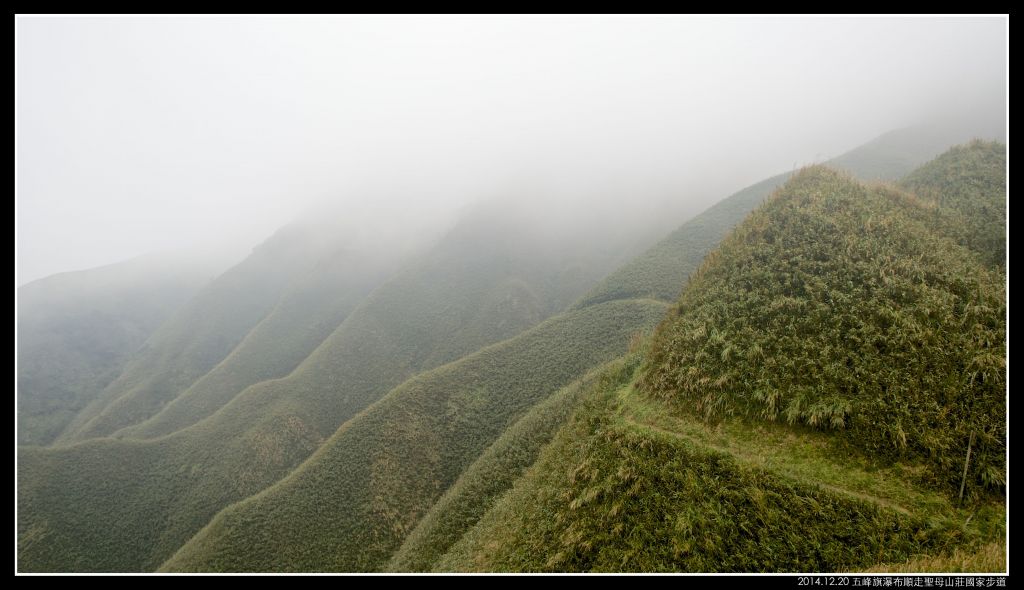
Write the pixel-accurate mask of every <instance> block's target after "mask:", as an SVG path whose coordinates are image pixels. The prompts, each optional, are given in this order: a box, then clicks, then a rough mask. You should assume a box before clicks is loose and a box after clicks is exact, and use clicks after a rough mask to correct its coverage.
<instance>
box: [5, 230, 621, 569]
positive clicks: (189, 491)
mask: <svg viewBox="0 0 1024 590" xmlns="http://www.w3.org/2000/svg"><path fill="white" fill-rule="evenodd" d="M498 213H501V211H498ZM480 215H482V216H483V217H481V216H480ZM527 221H528V220H520V221H519V222H515V220H514V219H513V220H510V219H509V217H508V216H507V215H497V214H495V212H492V211H483V212H482V213H481V214H479V215H477V216H474V217H472V218H469V219H467V220H466V221H465V222H464V224H463V225H461V226H459V227H456V229H455V230H453V231H452V232H451V233H450V234H449V235H448V236H447V237H446V238H445V239H443V240H442V241H441V242H440V243H439V244H437V245H436V247H434V248H433V249H432V250H431V251H429V252H428V253H426V254H425V255H423V256H422V257H420V258H419V259H418V260H417V261H415V262H412V263H410V264H409V265H408V266H407V267H406V268H405V269H404V270H403V271H401V272H399V273H398V274H397V275H396V276H395V277H393V278H392V279H390V280H388V281H387V282H386V283H385V284H384V285H381V286H380V287H379V288H377V289H376V290H375V291H374V292H373V293H371V295H370V296H369V297H367V298H366V299H365V300H364V301H363V302H362V303H361V304H360V305H359V306H358V308H356V309H355V310H354V311H353V312H352V313H351V314H349V315H348V316H347V317H346V318H345V320H344V321H343V322H342V323H341V325H340V326H338V328H337V329H335V330H334V332H332V333H331V335H330V336H329V337H328V338H327V339H326V340H325V341H324V342H323V343H321V344H320V345H319V346H318V347H317V348H316V350H315V351H314V352H313V353H311V354H310V355H309V356H308V357H307V358H306V359H304V360H303V362H302V363H300V364H299V366H298V367H296V369H295V370H294V371H293V372H292V373H291V374H289V375H288V376H287V377H284V378H280V379H273V380H269V381H263V382H260V383H256V384H253V385H251V386H249V387H247V388H246V389H245V390H244V391H242V392H241V393H239V394H237V395H235V396H234V397H233V398H232V399H231V400H230V401H229V402H228V403H227V404H225V405H224V406H223V407H221V408H220V409H218V410H216V411H215V412H214V413H213V414H211V415H210V416H208V417H207V418H204V419H202V420H200V421H198V422H196V423H195V424H193V425H192V426H189V427H187V428H185V429H182V430H179V431H176V432H174V433H172V434H170V435H168V436H163V437H158V438H154V439H151V441H147V442H144V443H138V442H132V441H129V440H127V439H125V441H124V443H123V445H122V444H119V443H112V442H110V441H96V442H95V443H86V444H83V445H80V446H74V447H70V448H68V449H52V450H51V449H46V450H41V449H23V450H22V452H21V454H20V455H19V470H20V471H19V530H21V531H22V532H26V531H30V530H33V531H37V532H36V533H34V535H35V536H33V535H29V536H28V538H33V539H34V538H36V537H38V538H39V539H40V540H39V541H33V542H31V543H29V542H27V541H26V543H24V544H23V545H21V546H20V553H19V560H20V561H19V562H20V563H21V564H22V565H23V567H24V568H25V569H32V570H54V569H56V570H66V569H71V570H105V571H111V570H112V571H119V570H152V569H154V568H155V567H156V566H157V565H159V563H161V562H162V561H164V560H165V559H166V558H168V557H169V556H170V555H171V554H172V553H173V552H174V550H176V549H177V548H178V547H179V546H180V545H181V544H182V543H183V542H184V541H186V540H187V539H188V538H189V537H191V536H192V535H193V534H194V533H195V532H196V531H198V530H199V529H200V528H201V527H202V526H203V525H204V524H206V523H207V522H208V521H209V518H210V517H212V516H213V515H214V514H215V513H216V512H217V511H218V510H220V509H221V508H223V507H224V506H226V505H228V504H230V503H232V502H235V501H238V500H241V499H243V498H245V497H247V496H250V495H252V494H254V493H256V492H259V491H260V490H262V489H263V488H264V487H266V486H268V485H270V484H272V483H274V482H275V481H277V480H278V479H279V478H281V477H282V476H284V475H285V474H287V473H288V472H289V471H290V470H291V469H292V468H294V467H295V466H296V465H297V464H298V463H300V462H301V461H302V460H303V459H305V458H306V457H308V456H309V454H310V453H312V452H313V451H314V450H315V449H316V448H317V447H318V446H319V445H320V444H321V442H322V441H323V440H324V439H325V438H327V437H329V436H330V435H331V434H332V433H334V431H335V430H336V429H337V428H338V427H339V426H340V425H341V424H342V423H343V422H344V421H346V420H348V419H349V418H351V417H352V416H353V415H355V414H356V413H357V412H359V411H360V410H362V409H364V408H365V407H366V406H367V405H369V404H371V403H372V402H374V401H376V400H377V399H378V398H379V397H380V396H382V395H384V394H385V393H386V392H387V391H388V390H389V389H391V388H393V387H395V386H397V385H399V384H400V383H401V382H402V381H404V380H405V379H407V378H408V377H410V376H412V375H414V374H416V373H418V372H421V371H425V370H429V369H431V368H433V367H435V366H437V365H439V364H443V363H445V362H449V361H451V360H454V359H456V358H458V357H461V356H464V355H465V354H467V353H469V352H472V351H474V350H477V349H479V348H481V347H482V346H485V345H487V344H490V343H491V342H494V341H498V340H502V339H505V338H508V337H510V336H513V335H515V334H516V333H518V332H520V331H522V330H523V329H524V328H527V327H529V326H530V325H533V324H535V323H537V322H538V321H540V320H542V319H543V318H544V317H545V316H546V315H550V314H551V313H553V311H554V310H555V308H556V306H559V305H561V306H565V305H567V304H568V302H571V301H572V300H574V299H576V298H578V297H579V295H580V293H581V292H582V291H583V289H585V288H587V287H588V286H590V285H592V284H593V283H594V281H595V280H596V279H597V277H599V276H601V275H602V274H604V273H606V272H607V265H608V261H607V258H606V257H605V256H603V255H602V254H598V255H596V256H595V255H593V254H591V249H590V247H589V244H590V243H592V242H593V235H592V234H591V233H590V232H584V233H581V234H577V235H575V236H573V237H572V242H571V243H569V244H565V243H564V238H563V237H560V236H552V238H551V240H545V239H542V238H543V236H540V235H538V234H537V233H536V232H534V231H532V230H531V224H529V223H526V222H527ZM593 231H600V228H594V229H593ZM523 232H525V233H523ZM517 233H518V235H517ZM524 236H528V237H529V238H530V239H524ZM552 240H554V243H552ZM556 246H557V247H556ZM550 252H558V253H559V255H558V256H551V255H550ZM182 401H183V402H185V401H187V400H185V399H184V398H183V399H182ZM133 457H134V458H137V460H135V459H132V458H133ZM114 473H117V474H123V475H124V476H125V477H129V474H130V475H131V479H130V481H131V482H132V483H131V484H127V483H126V481H127V480H122V479H120V476H119V475H118V476H115V475H114ZM114 481H120V482H123V483H126V485H125V488H124V489H123V490H122V492H121V493H120V494H115V495H109V494H108V493H107V492H109V490H110V486H111V485H112V484H111V482H114ZM72 489H73V490H75V494H74V495H72V496H68V495H66V494H65V491H67V490H72ZM68 502H71V503H70V504H68ZM69 509H70V511H71V512H74V513H76V514H77V516H75V517H74V518H69V515H68V511H69ZM113 521H116V522H117V523H118V525H117V526H116V527H111V526H108V525H107V524H106V523H108V522H113ZM58 548H62V549H60V550H58ZM69 548H74V549H73V550H72V549H69ZM112 548H116V550H115V549H112Z"/></svg>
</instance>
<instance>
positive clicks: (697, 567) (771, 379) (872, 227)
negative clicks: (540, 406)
mask: <svg viewBox="0 0 1024 590" xmlns="http://www.w3.org/2000/svg"><path fill="white" fill-rule="evenodd" d="M965 151H966V152H968V153H964V152H965ZM1001 153H1002V149H1001V148H1000V146H997V145H993V144H984V143H974V144H971V145H969V146H967V147H964V148H957V149H955V150H953V151H951V152H950V153H948V154H946V155H944V156H943V157H941V158H939V159H938V160H936V162H935V163H934V164H930V165H929V166H927V167H925V168H923V169H922V171H919V172H918V173H916V174H915V175H913V176H911V178H919V177H920V175H921V173H922V172H923V171H930V173H929V175H931V176H934V177H939V178H950V174H946V173H945V172H942V169H944V168H946V172H949V170H948V168H953V169H956V168H957V167H958V166H960V165H961V164H963V163H964V162H973V163H974V165H973V166H966V167H965V168H966V169H965V170H961V171H959V172H957V173H956V174H955V175H953V176H955V177H956V178H959V179H960V180H961V182H962V183H963V184H966V185H968V186H973V185H974V183H975V181H976V180H977V179H978V178H983V179H984V182H983V183H982V185H983V186H987V187H997V186H999V185H1000V184H1001V181H1000V179H999V175H1000V174H1002V170H1005V168H1001V167H1000V166H999V165H998V164H997V163H996V162H998V160H999V158H1000V157H1003V158H1004V157H1005V156H1001ZM954 184H955V182H954ZM960 190H962V189H957V188H956V187H954V190H953V191H952V193H953V194H959V192H960ZM940 192H941V191H940ZM1003 199H1005V193H1004V196H1003ZM953 202H954V203H955V200H954V201H953ZM964 211H965V209H964V208H962V207H956V206H955V205H953V204H950V201H949V200H948V198H947V200H941V199H940V200H939V202H938V203H937V202H936V201H935V200H932V199H931V198H929V197H927V196H925V197H920V198H919V197H916V196H913V195H910V194H908V193H904V192H901V191H899V190H897V189H893V188H889V187H885V186H874V187H867V186H864V185H860V184H858V183H856V182H855V181H853V180H851V179H849V178H847V177H844V176H843V175H841V174H837V173H835V172H833V171H830V170H827V169H823V168H812V169H809V170H805V171H803V172H801V173H800V174H799V175H797V176H796V177H795V178H794V179H792V180H791V181H790V182H789V183H787V184H786V186H785V187H784V188H783V189H782V190H781V191H780V192H778V193H777V194H776V195H775V196H773V198H772V199H770V201H769V202H768V203H767V204H766V205H765V206H764V207H762V208H761V209H759V210H758V211H757V212H755V213H754V214H753V215H751V216H750V218H748V219H747V220H746V221H745V222H744V223H743V225H742V226H740V227H739V228H738V229H737V230H736V231H735V232H733V233H732V234H731V235H730V236H729V238H728V239H727V240H725V242H724V243H723V244H722V246H721V247H720V249H718V250H716V251H715V252H714V253H713V254H712V255H711V256H709V257H708V259H707V260H706V261H705V263H704V264H703V266H702V267H701V269H700V270H699V271H698V272H697V273H695V275H694V277H693V278H692V279H691V280H690V282H689V284H688V285H687V287H686V289H685V290H684V292H683V294H682V296H681V298H680V300H679V303H678V305H677V306H676V308H674V309H673V311H672V313H671V314H670V316H669V318H667V319H666V320H665V321H664V322H663V323H662V325H661V326H660V327H659V329H658V331H657V332H656V334H655V336H654V337H653V338H652V339H651V341H650V342H649V343H648V345H647V346H649V349H648V350H646V351H643V352H642V353H638V354H642V356H643V359H644V360H643V363H642V367H641V368H640V369H638V370H637V373H636V375H635V377H634V378H632V379H627V380H626V381H627V383H626V384H625V385H619V386H614V385H613V386H606V387H604V388H602V389H600V390H599V391H598V392H596V393H595V394H594V395H591V396H589V397H588V398H586V401H585V402H584V404H583V407H582V408H581V409H580V410H579V411H578V412H577V413H576V415H575V417H574V418H573V420H572V421H571V422H570V423H569V424H568V425H566V426H565V427H564V428H563V429H562V430H561V431H560V432H559V434H558V435H557V436H556V437H555V439H554V441H553V442H552V443H551V444H550V445H549V446H548V447H546V448H545V449H544V450H543V452H542V453H541V455H540V457H539V459H538V460H537V462H536V463H535V464H534V465H533V466H532V467H531V468H530V470H529V471H528V472H527V474H526V475H525V476H524V477H522V478H521V479H519V480H518V481H517V482H516V483H515V485H514V486H513V488H512V489H511V490H510V491H509V492H508V493H506V494H505V495H504V496H502V497H501V499H500V500H499V501H498V502H497V503H495V504H494V506H493V507H492V508H491V509H490V510H489V511H488V512H487V513H486V514H485V515H484V516H483V517H482V518H481V519H480V520H479V522H478V523H477V524H476V525H475V526H474V527H473V528H472V529H470V530H469V532H467V533H466V534H465V535H464V536H462V538H461V539H460V540H459V541H458V542H457V543H455V544H454V545H452V546H451V548H450V549H449V550H448V551H447V552H446V553H445V554H444V555H443V556H441V557H440V558H438V559H436V560H434V561H433V562H432V563H431V564H430V566H431V567H432V568H433V569H435V570H437V571H451V570H460V571H622V570H625V571H836V570H839V569H861V568H866V567H871V566H872V565H873V564H879V563H898V562H904V561H907V560H910V559H912V558H915V559H918V561H917V562H910V563H926V561H922V559H921V558H919V557H918V556H920V555H921V554H926V555H928V554H936V555H946V554H950V553H952V554H954V555H960V554H961V553H960V552H967V554H968V555H973V553H972V552H973V551H974V549H975V548H977V547H979V546H980V545H981V544H983V543H991V542H992V541H994V540H997V539H999V538H1001V537H1002V535H1003V534H1004V533H1005V508H1004V505H1003V501H1004V500H1003V499H1004V497H1005V496H1004V494H1005V489H1004V487H1003V486H1004V481H1005V476H1004V474H1003V473H1002V467H1003V465H1004V463H1005V441H1006V438H1005V437H1006V432H1005V398H1004V394H1005V322H1004V319H1003V318H1004V317H1005V305H1006V300H1005V291H1004V288H1003V285H1004V282H1005V277H1004V275H1002V273H1001V272H1000V271H999V270H998V268H993V267H991V266H987V265H986V264H985V263H984V262H985V261H986V260H987V258H988V257H989V256H990V255H991V254H992V251H991V250H985V249H984V248H982V249H981V250H980V251H978V250H975V251H972V250H971V249H968V248H966V247H964V246H963V245H961V244H959V243H958V242H960V241H961V238H962V236H963V232H962V230H963V228H964V227H965V226H967V227H972V221H971V219H970V215H971V214H972V213H974V211H976V210H975V209H971V208H967V209H966V211H967V213H966V214H965V213H964ZM611 383H615V381H611ZM968 446H970V447H971V459H970V462H969V463H968V470H967V478H966V481H965V480H963V479H962V477H963V472H964V471H963V470H964V462H965V458H966V456H967V447H968ZM962 484H966V485H965V489H966V494H965V500H964V502H963V506H962V507H961V501H960V500H959V497H958V496H959V494H958V491H959V489H960V486H961V485H962ZM989 546H990V545H985V547H989ZM441 547H443V544H442V545H441ZM984 551H987V552H988V553H991V551H989V550H987V549H985V550H984ZM986 554H987V553H986ZM428 556H429V557H430V558H432V557H433V555H432V554H428ZM951 559H952V558H951ZM428 561H430V559H427V560H424V561H420V562H416V567H417V569H419V568H424V566H425V565H426V563H427V562H428ZM939 561H941V558H940V559H939ZM946 561H948V560H946ZM935 562H936V561H935V560H933V561H931V562H929V563H935ZM975 562H978V563H981V562H984V563H998V562H999V560H992V559H984V560H980V559H979V560H975ZM424 569H425V568H424Z"/></svg>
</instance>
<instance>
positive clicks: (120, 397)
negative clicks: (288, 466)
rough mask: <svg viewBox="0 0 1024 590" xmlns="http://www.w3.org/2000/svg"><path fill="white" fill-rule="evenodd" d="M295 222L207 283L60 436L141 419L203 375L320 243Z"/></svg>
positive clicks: (69, 438)
mask: <svg viewBox="0 0 1024 590" xmlns="http://www.w3.org/2000/svg"><path fill="white" fill-rule="evenodd" d="M316 242H317V240H313V239H311V238H310V235H309V233H308V232H305V231H303V230H302V228H300V227H290V228H286V229H284V230H281V231H280V232H278V233H277V234H276V235H275V236H273V237H272V238H271V239H269V240H268V241H267V242H265V243H264V244H262V245H261V246H260V247H258V248H256V249H254V250H253V252H252V254H251V255H250V256H249V257H247V258H246V259H245V260H243V261H242V262H241V263H239V264H238V265H236V266H235V267H233V268H231V269H230V270H228V271H227V272H225V273H224V274H222V275H221V276H219V277H217V278H216V279H215V280H214V281H213V282H212V283H210V284H209V285H207V286H206V288H204V289H203V290H202V291H201V292H200V293H199V294H197V295H196V296H195V297H194V298H193V299H192V300H191V301H189V303H188V304H187V305H186V306H185V307H184V308H182V309H180V310H179V311H178V312H177V313H176V314H174V316H172V317H171V318H169V319H168V320H167V322H165V323H164V324H163V325H161V326H160V328H159V329H158V330H157V331H156V332H155V333H154V334H153V335H152V336H151V337H150V338H149V339H148V340H147V341H146V343H145V346H144V347H143V348H142V349H141V350H140V351H139V352H138V353H137V354H135V355H134V356H133V358H132V359H131V360H130V361H129V362H128V363H127V364H126V365H125V368H124V370H123V371H122V372H121V374H120V375H119V376H118V377H117V379H115V380H114V381H113V382H112V383H111V384H110V385H108V386H107V387H106V389H105V390H104V391H103V393H102V394H101V395H100V396H99V397H98V398H97V399H96V400H95V401H93V402H92V403H90V404H89V405H88V406H86V407H85V408H84V409H83V410H82V412H80V413H79V414H78V415H77V416H76V417H75V419H74V420H73V421H72V422H71V424H70V425H69V426H68V428H67V430H66V431H65V432H64V433H63V434H62V435H61V436H60V438H59V439H58V442H59V443H62V444H67V443H72V442H76V441H81V440H85V439H89V438H96V437H102V436H108V435H110V434H112V433H114V432H115V431H117V430H119V429H121V428H124V427H126V426H130V425H132V424H137V423H139V422H141V421H143V420H145V419H147V418H149V417H150V416H152V415H153V414H155V413H156V412H158V411H159V410H160V409H161V408H162V407H163V406H164V405H165V404H166V403H168V402H170V401H171V400H173V399H174V398H175V397H177V396H178V395H179V394H180V393H181V392H182V391H184V390H185V389H187V388H188V387H189V386H190V385H191V384H192V383H193V382H195V380H196V379H198V378H199V377H202V376H203V375H204V374H206V373H207V372H208V371H209V370H210V369H212V368H213V367H214V366H215V365H216V364H217V363H219V362H220V361H222V360H223V359H224V357H226V356H227V355H228V354H229V353H230V352H231V350H232V349H233V348H234V347H235V346H236V345H237V344H238V343H239V342H240V341H241V340H242V339H243V338H244V337H245V335H246V334H247V333H248V332H249V331H250V330H251V329H252V328H253V327H254V326H255V325H256V324H257V323H259V322H260V320H262V319H263V317H265V316H266V314H267V313H268V312H269V311H270V310H271V309H272V308H273V306H274V305H275V304H276V303H277V302H278V300H279V299H280V297H281V295H282V293H283V291H284V290H285V288H286V287H287V285H288V284H289V283H290V282H291V281H292V280H294V279H295V278H296V277H298V276H300V275H301V274H302V273H304V272H305V271H306V270H308V268H309V265H310V261H309V260H310V258H311V256H313V255H314V253H315V252H316V249H317V247H318V246H319V245H318V244H317V243H316Z"/></svg>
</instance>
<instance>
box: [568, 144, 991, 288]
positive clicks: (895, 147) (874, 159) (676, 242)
mask: <svg viewBox="0 0 1024 590" xmlns="http://www.w3.org/2000/svg"><path fill="white" fill-rule="evenodd" d="M970 133H971V132H969V131H966V130H957V129H947V128H941V127H913V128H908V129H900V130H896V131H891V132H889V133H886V134H885V135H882V136H881V137H878V138H876V139H874V140H872V141H870V142H868V143H866V144H864V145H863V146H860V147H858V148H856V149H853V150H850V151H849V152H847V153H845V154H843V155H841V156H838V157H836V158H834V159H832V160H830V161H829V162H827V164H828V165H829V166H832V167H835V168H841V169H843V170H846V171H848V172H850V173H851V174H853V175H854V176H856V177H858V178H861V179H865V180H896V179H898V178H901V177H903V176H904V175H906V174H908V173H909V172H911V171H912V170H914V169H915V168H917V167H918V166H920V165H921V164H924V163H925V162H927V161H929V160H931V159H932V158H934V157H935V156H936V155H938V154H939V153H940V152H942V151H944V150H946V149H947V148H948V147H949V146H950V145H953V144H954V143H957V142H962V141H967V140H968V139H971V135H970ZM922 172H924V170H922ZM790 176H791V175H790V174H788V173H787V174H779V175H777V176H773V177H771V178H769V179H766V180H763V181H761V182H759V183H757V184H754V185H751V186H749V187H747V188H745V189H743V190H741V191H739V192H737V193H736V194H734V195H732V196H730V197H728V198H726V199H724V200H722V201H721V202H719V203H717V204H716V205H714V206H712V207H710V208H709V209H708V210H707V211H705V212H703V213H701V214H700V215H698V216H696V217H694V218H693V219H691V220H690V221H687V222H686V223H684V224H683V225H681V226H680V227H679V228H678V229H676V230H675V231H673V232H672V233H671V234H669V235H668V236H667V237H665V238H664V239H663V240H661V241H660V242H659V243H658V244H656V245H655V246H653V247H652V248H650V249H649V250H647V251H646V252H644V253H643V254H641V255H640V256H638V257H637V258H636V259H635V260H633V261H632V262H630V263H629V264H626V265H624V266H623V267H621V268H619V269H618V270H616V271H615V272H613V273H612V274H610V275H609V276H608V277H606V278H605V279H604V280H603V281H601V283H600V284H598V286H597V287H595V288H594V289H593V290H591V291H590V292H589V293H588V294H587V295H586V296H585V297H584V298H583V299H582V300H580V301H579V302H578V303H577V304H576V307H577V308H582V307H586V306H587V305H591V304H594V303H600V302H602V301H610V300H615V299H632V298H651V299H661V300H664V301H675V300H676V298H677V297H678V296H679V292H680V290H681V289H682V287H683V285H685V284H686V280H687V278H688V277H689V276H690V274H691V273H692V272H694V271H695V270H697V267H698V266H700V264H701V261H703V260H704V257H705V256H706V255H707V254H708V253H709V252H710V251H711V250H713V249H714V248H716V247H717V246H718V244H719V242H721V241H722V238H724V237H725V236H726V235H727V234H728V233H729V231H730V230H732V228H733V227H735V226H736V225H737V224H739V223H740V222H741V221H743V219H744V218H745V217H746V216H747V214H748V213H750V212H751V211H753V210H754V209H755V208H756V207H757V206H758V205H760V204H761V203H762V202H763V201H764V200H765V199H766V198H767V197H768V195H770V194H771V193H772V191H774V190H775V189H777V188H778V187H780V186H782V184H783V183H785V182H786V180H787V179H788V178H789V177H790ZM1004 223H1005V220H1004ZM993 231H994V230H993Z"/></svg>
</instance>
